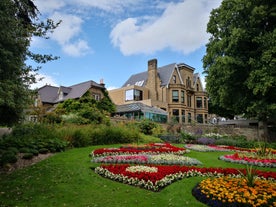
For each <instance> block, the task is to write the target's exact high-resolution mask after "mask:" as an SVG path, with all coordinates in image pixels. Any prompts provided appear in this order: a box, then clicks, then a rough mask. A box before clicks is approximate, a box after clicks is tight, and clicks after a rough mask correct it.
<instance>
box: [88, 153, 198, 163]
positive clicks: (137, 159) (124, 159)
mask: <svg viewBox="0 0 276 207" xmlns="http://www.w3.org/2000/svg"><path fill="white" fill-rule="evenodd" d="M92 162H96V163H131V164H166V165H202V163H201V162H200V161H199V160H197V159H195V158H190V157H185V156H182V155H175V154H169V153H166V154H158V155H148V154H137V155H114V156H104V157H95V158H94V159H92Z"/></svg>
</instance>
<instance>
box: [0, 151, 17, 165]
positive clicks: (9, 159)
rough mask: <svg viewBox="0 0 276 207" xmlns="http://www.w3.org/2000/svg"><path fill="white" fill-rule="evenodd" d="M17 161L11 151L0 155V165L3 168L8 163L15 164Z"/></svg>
mask: <svg viewBox="0 0 276 207" xmlns="http://www.w3.org/2000/svg"><path fill="white" fill-rule="evenodd" d="M16 161H17V156H16V154H15V153H14V152H12V151H5V152H3V153H2V154H1V155H0V165H1V166H3V165H5V164H8V163H15V162H16Z"/></svg>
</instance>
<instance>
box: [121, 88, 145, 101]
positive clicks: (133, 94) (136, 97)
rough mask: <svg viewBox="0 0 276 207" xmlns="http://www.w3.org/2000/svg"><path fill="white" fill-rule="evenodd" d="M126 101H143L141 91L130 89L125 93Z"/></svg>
mask: <svg viewBox="0 0 276 207" xmlns="http://www.w3.org/2000/svg"><path fill="white" fill-rule="evenodd" d="M125 100H126V101H141V100H143V91H140V90H137V89H131V90H127V91H126V98H125Z"/></svg>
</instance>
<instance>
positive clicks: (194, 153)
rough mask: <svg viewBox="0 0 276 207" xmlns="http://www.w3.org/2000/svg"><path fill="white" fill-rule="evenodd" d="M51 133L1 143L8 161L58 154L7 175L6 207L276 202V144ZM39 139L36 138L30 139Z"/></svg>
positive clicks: (1, 184) (2, 199) (0, 179)
mask: <svg viewBox="0 0 276 207" xmlns="http://www.w3.org/2000/svg"><path fill="white" fill-rule="evenodd" d="M47 127H49V126H47ZM47 127H46V129H45V128H43V126H39V127H37V126H35V127H34V126H28V127H25V128H20V129H17V130H15V131H14V134H13V135H12V137H10V136H7V137H4V138H2V142H1V146H5V148H4V147H2V148H1V150H2V155H3V154H5V153H6V154H7V153H8V152H9V153H10V154H11V152H10V151H13V152H14V153H15V152H16V151H17V153H20V154H24V155H25V154H27V153H30V154H32V155H33V156H34V157H35V154H34V153H33V151H34V150H37V151H38V154H40V153H45V152H44V151H46V150H47V153H52V154H53V155H52V156H50V157H49V158H47V159H45V160H43V161H41V162H39V163H36V164H33V165H31V166H28V167H25V168H23V169H18V170H15V171H13V172H6V173H0V189H1V190H0V206H107V207H108V206H161V207H162V206H164V207H165V206H175V207H178V206H179V207H180V206H196V207H197V206H199V207H200V206H275V204H276V203H275V202H276V194H275V192H276V181H275V179H276V168H275V167H276V150H275V147H274V144H273V143H263V142H255V143H253V144H252V143H247V142H246V141H241V138H237V139H236V138H235V139H233V137H231V138H229V139H231V140H237V142H236V144H235V145H226V144H221V143H222V140H225V143H227V142H228V143H229V140H226V139H228V138H226V137H225V136H224V137H220V136H218V135H215V136H214V135H212V137H210V135H206V134H205V135H204V136H203V135H202V136H200V137H193V140H192V139H191V137H189V139H188V140H187V139H186V140H185V139H183V142H182V143H177V144H173V143H168V142H163V141H162V140H161V139H159V138H156V136H152V135H151V136H149V135H145V134H144V133H141V131H140V132H139V130H138V131H136V127H134V126H127V127H128V129H127V128H124V127H126V126H118V125H116V127H115V128H116V129H114V128H113V127H106V126H102V127H101V126H98V127H97V128H96V129H95V128H92V129H91V126H90V127H83V126H80V127H76V128H74V127H71V128H68V127H67V128H66V129H67V130H65V128H64V127H61V126H60V127H55V129H52V130H49V128H47ZM121 127H122V128H121ZM129 128H131V129H132V130H129ZM107 129H108V130H107ZM29 131H32V133H31V134H30V133H29ZM42 131H43V133H41V132H42ZM105 131H108V133H109V134H111V135H108V133H106V132H105ZM23 132H24V133H23ZM53 133H54V134H53ZM127 133H128V134H127ZM18 134H20V136H19V135H18ZM33 134H37V135H36V137H37V138H36V139H31V137H32V136H33ZM38 134H39V135H40V136H38ZM123 134H127V136H124V135H123ZM46 135H47V136H46ZM17 136H18V138H16V137H17ZM102 136H104V137H105V139H104V138H103V139H101V138H102ZM107 136H108V139H107V138H106V137H107ZM187 136H188V135H187V134H185V136H183V137H184V138H187ZM189 136H191V135H189ZM19 137H20V138H21V139H20V138H19ZM49 137H52V138H53V137H54V138H53V139H49ZM202 137H204V138H202ZM11 140H13V141H11ZM24 140H25V141H24ZM26 140H27V141H26ZM35 140H36V141H35ZM191 140H192V141H191ZM100 141H102V143H98V144H97V142H100ZM203 142H204V143H203ZM8 143H9V146H8ZM218 143H219V144H218ZM232 143H233V141H232ZM22 148H23V149H24V148H25V149H24V150H25V151H26V152H24V150H22ZM42 148H45V150H44V151H43V150H41V149H42ZM47 153H46V154H47ZM2 158H3V156H2ZM25 159H29V158H25ZM2 162H3V161H2ZM9 165H11V164H5V167H7V166H9ZM3 166H4V165H3Z"/></svg>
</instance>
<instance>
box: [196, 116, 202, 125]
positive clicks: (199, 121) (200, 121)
mask: <svg viewBox="0 0 276 207" xmlns="http://www.w3.org/2000/svg"><path fill="white" fill-rule="evenodd" d="M196 121H197V122H198V123H201V124H203V115H202V114H197V115H196Z"/></svg>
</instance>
